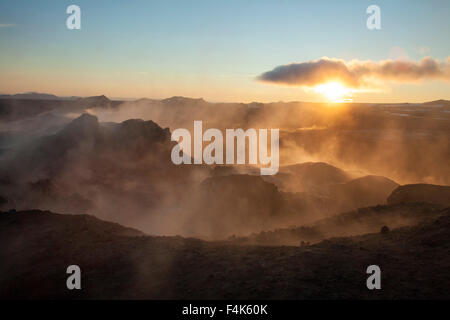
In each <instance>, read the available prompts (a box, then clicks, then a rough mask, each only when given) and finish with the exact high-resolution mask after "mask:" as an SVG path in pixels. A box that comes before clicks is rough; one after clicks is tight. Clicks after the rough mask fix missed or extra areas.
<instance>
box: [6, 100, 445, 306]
mask: <svg viewBox="0 0 450 320" xmlns="http://www.w3.org/2000/svg"><path fill="white" fill-rule="evenodd" d="M198 119H203V123H204V126H205V127H204V129H206V128H208V127H209V128H211V127H214V128H219V129H221V130H223V129H225V128H244V129H245V128H279V129H280V133H281V134H280V161H281V167H280V170H279V173H278V174H277V175H275V176H260V175H259V170H258V169H257V168H255V167H248V166H225V165H221V166H206V165H196V166H193V165H192V166H175V165H174V164H172V163H171V161H170V152H171V149H172V147H173V145H174V142H172V141H171V140H170V132H171V131H172V130H173V129H175V128H181V127H183V128H188V129H192V128H191V126H192V123H193V121H194V120H198ZM449 137H450V102H449V101H446V100H437V101H433V102H430V103H424V104H370V105H368V104H365V105H363V104H341V105H339V106H336V105H334V106H333V105H331V106H330V105H327V104H314V103H301V102H289V103H284V102H279V103H268V104H262V103H251V104H242V103H209V102H206V101H204V100H203V99H189V98H183V97H172V98H169V99H164V100H150V99H140V100H137V101H129V102H121V101H112V100H110V99H108V98H107V97H105V96H96V97H88V98H79V97H70V98H64V99H62V98H59V97H56V96H52V95H46V94H35V93H33V94H24V95H15V96H0V210H1V211H0V212H1V213H0V298H5V299H13V298H28V299H31V298H56V299H66V298H67V299H72V298H86V299H106V298H114V299H130V298H132V299H133V298H136V299H171V298H181V299H196V298H198V299H215V298H217V299H220V298H236V299H344V298H356V299H379V298H383V299H384V298H388V299H410V298H411V299H429V298H438V299H442V298H449V292H450V290H449V289H450V273H449V272H448V270H449V267H450V250H449V249H450V248H449V237H450V232H449V231H450V230H449V228H450V211H449V208H450V187H449V185H450V166H448V160H449V159H450V143H449V141H450V139H449ZM382 229H383V230H386V229H387V230H388V231H387V232H383V233H381V232H380V231H381V230H382ZM156 235H159V236H156ZM175 235H179V236H175ZM72 264H76V265H79V266H80V267H81V270H82V287H83V289H82V290H81V291H69V290H67V289H66V278H67V274H66V268H67V266H68V265H72ZM372 264H377V265H379V266H380V267H381V270H382V290H378V291H369V290H368V289H367V288H366V279H367V276H368V275H367V274H366V268H367V266H369V265H372Z"/></svg>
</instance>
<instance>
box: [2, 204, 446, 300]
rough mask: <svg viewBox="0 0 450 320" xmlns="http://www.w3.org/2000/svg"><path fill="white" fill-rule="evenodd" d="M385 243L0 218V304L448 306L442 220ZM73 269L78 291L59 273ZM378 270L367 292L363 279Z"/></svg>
mask: <svg viewBox="0 0 450 320" xmlns="http://www.w3.org/2000/svg"><path fill="white" fill-rule="evenodd" d="M440 214H441V215H440V217H438V218H436V219H433V220H432V221H429V222H426V223H424V224H422V225H420V226H414V227H403V228H399V229H395V230H392V231H390V232H388V233H386V234H381V233H373V234H367V235H364V236H358V237H350V238H332V239H329V240H326V241H323V242H320V243H318V244H316V245H311V246H304V247H293V246H277V247H273V246H272V247H267V246H245V245H242V246H241V245H233V244H229V243H226V242H204V241H200V240H195V239H184V238H176V237H150V236H144V235H141V234H140V233H139V232H138V231H134V230H130V229H125V228H122V227H120V226H118V225H114V224H111V223H108V222H103V221H100V220H98V219H95V218H93V217H89V216H85V215H74V216H71V215H58V214H54V213H50V212H41V211H25V212H16V213H1V215H0V259H1V261H2V272H1V277H0V297H1V298H3V299H5V298H9V299H12V298H27V299H28V298H58V299H71V298H87V299H111V298H112V299H223V298H233V299H347V298H358V299H361V298H362V299H380V298H383V299H384V298H388V299H430V298H438V299H443V298H447V299H448V298H450V291H449V290H448V288H450V274H449V272H448V270H449V268H450V256H449V250H450V211H449V209H445V210H442V211H441V212H440ZM70 264H77V265H79V266H80V267H81V269H82V275H83V277H82V290H81V291H76V290H75V291H69V290H67V289H66V288H65V279H66V274H65V268H66V267H67V266H68V265H70ZM371 264H378V265H379V266H380V267H381V269H382V290H378V291H369V290H367V288H366V285H365V281H366V278H367V275H366V274H365V270H366V268H367V266H369V265H371Z"/></svg>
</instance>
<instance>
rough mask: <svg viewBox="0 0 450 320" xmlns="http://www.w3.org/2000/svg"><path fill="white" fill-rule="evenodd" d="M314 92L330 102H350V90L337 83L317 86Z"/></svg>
mask: <svg viewBox="0 0 450 320" xmlns="http://www.w3.org/2000/svg"><path fill="white" fill-rule="evenodd" d="M314 91H316V92H317V93H320V94H322V95H323V96H325V98H327V100H328V101H330V102H351V101H352V89H350V88H346V87H345V86H343V85H342V84H341V83H339V82H328V83H325V84H321V85H318V86H316V87H315V88H314Z"/></svg>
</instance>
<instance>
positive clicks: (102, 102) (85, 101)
mask: <svg viewBox="0 0 450 320" xmlns="http://www.w3.org/2000/svg"><path fill="white" fill-rule="evenodd" d="M76 102H77V103H78V104H82V105H83V106H84V107H86V108H92V107H103V108H104V107H108V106H110V105H111V102H112V101H111V100H109V99H108V98H107V97H106V96H104V95H101V96H92V97H86V98H79V99H78V100H76Z"/></svg>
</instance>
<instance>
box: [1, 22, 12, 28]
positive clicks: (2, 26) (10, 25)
mask: <svg viewBox="0 0 450 320" xmlns="http://www.w3.org/2000/svg"><path fill="white" fill-rule="evenodd" d="M14 26H15V24H14V23H0V28H10V27H14Z"/></svg>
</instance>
